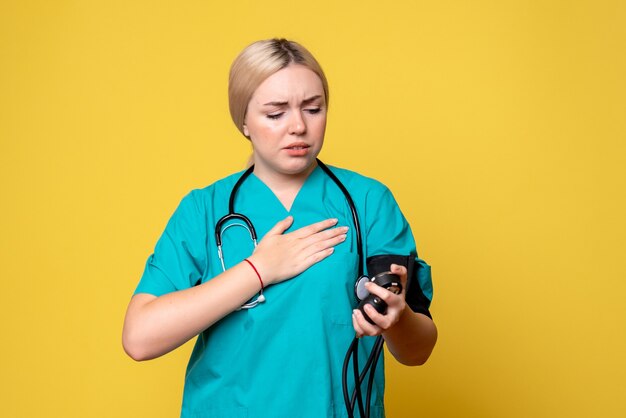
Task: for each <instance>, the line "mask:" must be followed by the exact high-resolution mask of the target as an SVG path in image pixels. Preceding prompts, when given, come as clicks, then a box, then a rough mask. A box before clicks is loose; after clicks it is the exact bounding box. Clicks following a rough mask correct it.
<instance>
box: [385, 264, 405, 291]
mask: <svg viewBox="0 0 626 418" xmlns="http://www.w3.org/2000/svg"><path fill="white" fill-rule="evenodd" d="M389 270H390V271H391V272H392V273H393V274H397V275H398V276H400V282H401V283H402V292H403V293H404V290H405V289H406V283H407V279H408V277H407V274H408V273H407V269H406V267H404V266H402V265H399V264H392V265H391V267H390V268H389Z"/></svg>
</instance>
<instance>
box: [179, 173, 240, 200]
mask: <svg viewBox="0 0 626 418" xmlns="http://www.w3.org/2000/svg"><path fill="white" fill-rule="evenodd" d="M244 171H245V170H242V171H239V172H236V173H233V174H231V175H229V176H226V177H224V178H222V179H220V180H217V181H215V182H214V183H211V184H209V185H208V186H205V187H202V188H197V189H193V190H191V191H190V192H189V193H188V194H187V195H186V196H185V197H183V200H182V202H181V204H187V205H195V206H197V207H198V208H201V207H205V208H206V207H207V206H208V205H212V202H214V201H215V198H223V197H224V196H226V199H228V196H229V194H230V192H231V191H232V189H233V186H234V185H235V183H236V182H237V180H238V179H239V178H240V177H241V175H242V174H243V172H244Z"/></svg>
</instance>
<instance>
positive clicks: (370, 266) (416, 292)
mask: <svg viewBox="0 0 626 418" xmlns="http://www.w3.org/2000/svg"><path fill="white" fill-rule="evenodd" d="M366 264H367V273H368V274H369V277H374V276H375V275H377V274H378V273H382V272H384V271H389V268H390V266H391V265H392V264H398V265H401V266H404V267H406V269H407V285H406V292H405V295H406V303H407V305H409V307H410V308H411V310H412V311H413V312H418V313H421V314H424V315H426V316H427V317H429V318H431V319H432V315H431V314H430V310H429V308H430V301H431V299H432V293H433V290H432V282H431V277H430V266H429V265H428V264H426V262H424V261H423V260H420V259H418V258H417V257H415V256H413V255H409V256H406V255H394V254H385V255H375V256H372V257H368V258H367V260H366Z"/></svg>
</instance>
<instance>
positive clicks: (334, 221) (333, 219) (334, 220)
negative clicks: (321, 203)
mask: <svg viewBox="0 0 626 418" xmlns="http://www.w3.org/2000/svg"><path fill="white" fill-rule="evenodd" d="M330 221H331V222H332V223H334V224H336V223H337V222H339V219H337V218H332V219H331V220H330Z"/></svg>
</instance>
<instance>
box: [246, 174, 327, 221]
mask: <svg viewBox="0 0 626 418" xmlns="http://www.w3.org/2000/svg"><path fill="white" fill-rule="evenodd" d="M321 171H322V169H321V168H320V166H319V165H316V166H315V168H314V169H313V171H311V173H310V174H309V175H308V177H307V178H306V179H305V180H304V183H302V186H301V187H300V190H298V193H296V197H295V198H294V199H293V202H292V203H291V207H290V208H289V209H288V208H286V207H285V205H283V203H282V202H281V201H280V199H279V198H278V196H276V194H275V193H274V191H273V190H272V189H270V187H269V186H268V185H267V184H265V182H264V181H263V180H261V179H260V178H259V177H257V175H256V174H255V173H254V171H253V172H252V173H251V174H250V179H253V181H255V182H257V183H258V184H259V185H260V187H261V188H262V189H264V190H266V192H267V193H269V194H270V195H271V196H272V197H273V200H274V201H275V203H276V206H278V207H279V208H281V209H282V211H283V212H284V213H286V214H291V213H292V212H293V211H294V208H296V209H297V206H299V205H300V201H301V200H303V199H306V194H307V192H306V190H308V189H309V188H311V187H312V185H313V184H314V183H315V182H317V181H318V180H317V179H318V178H319V176H320V175H321V173H320V172H321Z"/></svg>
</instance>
